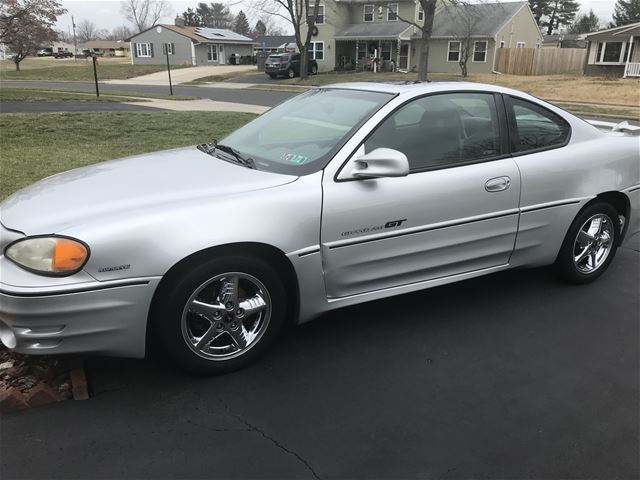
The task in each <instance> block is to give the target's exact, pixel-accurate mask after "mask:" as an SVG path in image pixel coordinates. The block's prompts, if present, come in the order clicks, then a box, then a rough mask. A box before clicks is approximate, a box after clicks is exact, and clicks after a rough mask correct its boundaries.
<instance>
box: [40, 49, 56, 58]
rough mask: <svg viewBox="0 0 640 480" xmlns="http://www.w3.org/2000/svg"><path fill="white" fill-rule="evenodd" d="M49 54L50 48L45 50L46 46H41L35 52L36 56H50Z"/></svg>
mask: <svg viewBox="0 0 640 480" xmlns="http://www.w3.org/2000/svg"><path fill="white" fill-rule="evenodd" d="M51 55H52V52H51V50H47V49H46V48H42V49H40V50H38V51H37V52H36V57H50V56H51Z"/></svg>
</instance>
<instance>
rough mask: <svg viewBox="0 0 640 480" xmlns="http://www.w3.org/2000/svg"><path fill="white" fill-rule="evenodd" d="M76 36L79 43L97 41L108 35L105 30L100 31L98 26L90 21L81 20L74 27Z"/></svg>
mask: <svg viewBox="0 0 640 480" xmlns="http://www.w3.org/2000/svg"><path fill="white" fill-rule="evenodd" d="M76 35H77V37H78V40H80V41H81V42H90V41H91V40H98V39H101V38H104V37H106V36H107V35H109V32H108V31H106V30H100V29H99V28H98V26H97V25H96V24H95V23H93V22H92V21H90V20H82V21H81V22H80V23H78V25H77V26H76Z"/></svg>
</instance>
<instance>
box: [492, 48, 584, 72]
mask: <svg viewBox="0 0 640 480" xmlns="http://www.w3.org/2000/svg"><path fill="white" fill-rule="evenodd" d="M586 58H587V49H586V48H499V49H498V50H497V55H496V70H497V71H498V72H500V73H508V74H511V75H556V74H562V73H570V74H571V73H572V74H582V73H584V64H585V61H586Z"/></svg>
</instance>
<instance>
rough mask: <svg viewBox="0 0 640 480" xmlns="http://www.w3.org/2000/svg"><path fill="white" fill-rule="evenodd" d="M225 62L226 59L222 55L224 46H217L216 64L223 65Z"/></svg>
mask: <svg viewBox="0 0 640 480" xmlns="http://www.w3.org/2000/svg"><path fill="white" fill-rule="evenodd" d="M225 63H227V62H226V57H225V54H224V45H218V64H219V65H224V64H225Z"/></svg>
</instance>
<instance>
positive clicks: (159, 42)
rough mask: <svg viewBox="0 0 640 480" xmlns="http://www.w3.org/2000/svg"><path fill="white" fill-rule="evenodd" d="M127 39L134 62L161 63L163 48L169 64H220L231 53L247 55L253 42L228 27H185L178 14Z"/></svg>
mask: <svg viewBox="0 0 640 480" xmlns="http://www.w3.org/2000/svg"><path fill="white" fill-rule="evenodd" d="M127 41H128V42H129V43H130V45H131V53H132V55H131V63H133V64H134V65H157V64H163V63H165V62H166V61H167V59H166V52H167V50H168V56H169V62H170V63H171V64H173V65H184V64H189V65H193V66H196V65H224V64H227V63H230V62H231V61H235V57H247V56H248V57H251V56H252V55H253V47H254V45H255V44H256V42H254V41H253V40H252V39H251V38H249V37H245V36H244V35H240V34H237V33H235V32H232V31H231V30H223V29H219V28H206V27H187V26H185V25H184V20H183V19H181V18H176V19H175V24H174V25H166V24H162V25H155V26H153V27H151V28H148V29H147V30H144V31H142V32H140V33H138V34H136V35H134V36H132V37H131V38H128V39H127ZM232 56H233V57H232ZM232 58H234V59H233V60H231V59H232Z"/></svg>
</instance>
